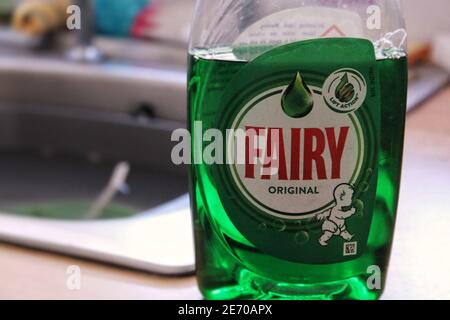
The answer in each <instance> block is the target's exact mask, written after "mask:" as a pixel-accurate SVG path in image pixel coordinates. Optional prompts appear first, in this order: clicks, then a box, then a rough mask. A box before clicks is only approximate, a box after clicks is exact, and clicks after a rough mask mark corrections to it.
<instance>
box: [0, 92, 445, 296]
mask: <svg viewBox="0 0 450 320" xmlns="http://www.w3.org/2000/svg"><path fill="white" fill-rule="evenodd" d="M449 199H450V87H449V88H447V89H446V90H443V91H442V92H441V93H439V94H438V95H436V97H434V98H433V99H431V100H430V101H429V102H427V103H426V104H425V105H423V106H421V107H419V108H418V109H416V110H414V111H413V112H411V113H410V114H409V115H408V120H407V138H406V149H405V161H404V171H403V185H402V191H401V200H400V207H399V213H398V221H397V227H396V235H395V240H394V248H393V254H392V259H391V267H390V272H389V277H388V284H387V289H386V292H385V294H384V297H383V298H384V299H435V298H436V299H437V298H439V299H450V273H449V272H448V270H450V252H449V250H448V248H449V246H450V216H449V212H450V201H449ZM72 265H76V266H79V267H80V269H81V288H80V289H79V290H69V289H68V287H67V281H68V277H69V275H68V274H67V268H68V267H69V266H72ZM0 271H1V272H0V299H197V298H201V295H200V293H199V292H198V290H197V289H196V284H195V279H194V277H180V278H165V277H159V276H156V275H151V274H146V273H142V272H136V271H133V270H124V269H122V268H118V267H114V266H108V265H104V264H100V263H95V262H91V261H86V260H80V259H77V258H71V257H66V256H62V255H57V254H52V253H47V252H42V251H37V250H32V249H26V248H21V247H16V246H13V245H9V244H0Z"/></svg>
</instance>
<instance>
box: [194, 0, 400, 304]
mask: <svg viewBox="0 0 450 320" xmlns="http://www.w3.org/2000/svg"><path fill="white" fill-rule="evenodd" d="M405 42H406V31H405V29H404V22H403V19H402V13H401V6H400V4H399V1H396V0H371V1H368V0H360V1H353V0H342V1H326V0H325V1H319V0H310V1H307V0H306V1H301V2H300V1H289V0H286V1H285V0H278V1H256V0H255V1H254V0H248V1H244V0H227V1H208V0H203V1H202V0H201V1H198V3H197V14H196V18H195V21H194V25H193V30H192V36H191V44H190V51H189V52H190V57H189V61H190V70H189V84H188V86H189V87H188V91H189V128H190V130H191V133H192V155H193V156H192V157H193V159H192V160H193V164H192V165H191V170H190V172H191V174H190V178H191V179H190V188H191V189H190V192H191V207H192V213H193V221H194V230H195V236H196V258H197V277H198V284H199V287H200V290H201V292H202V293H203V295H204V297H205V298H207V299H378V298H379V297H380V296H381V294H382V292H383V289H384V286H385V281H386V273H387V267H388V262H389V256H390V251H391V245H392V239H393V232H394V225H395V218H396V210H397V202H398V194H399V183H400V174H401V165H402V151H403V139H404V124H405V112H406V91H407V90H406V89H407V55H406V47H405V46H406V45H405ZM199 123H201V128H202V131H201V132H200V133H199V132H198V130H196V125H198V124H199ZM211 129H212V130H216V132H220V133H222V134H223V137H224V138H223V141H224V142H223V145H224V147H223V152H221V157H222V158H223V161H222V162H221V161H216V162H215V163H210V162H205V161H203V162H202V161H199V160H198V157H196V156H198V155H200V156H201V155H203V154H202V152H203V151H204V150H210V147H211V143H213V142H217V141H213V139H211V137H209V139H205V138H204V137H199V135H203V134H204V133H206V132H208V130H211ZM230 132H231V133H233V132H241V133H242V132H244V133H245V138H244V139H241V141H239V139H237V138H236V137H237V136H234V135H230ZM206 136H208V135H206ZM202 138H203V139H202ZM216 140H217V139H216ZM208 147H209V149H208ZM202 150H203V151H202ZM237 154H241V155H244V156H243V157H241V158H242V159H243V160H244V161H239V160H242V159H240V158H239V157H237ZM194 158H195V159H194ZM219 158H220V157H219ZM238 158H239V159H238ZM216 159H217V154H216ZM229 160H235V161H229ZM236 160H237V161H236Z"/></svg>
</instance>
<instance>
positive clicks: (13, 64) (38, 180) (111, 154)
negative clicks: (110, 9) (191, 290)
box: [0, 39, 194, 274]
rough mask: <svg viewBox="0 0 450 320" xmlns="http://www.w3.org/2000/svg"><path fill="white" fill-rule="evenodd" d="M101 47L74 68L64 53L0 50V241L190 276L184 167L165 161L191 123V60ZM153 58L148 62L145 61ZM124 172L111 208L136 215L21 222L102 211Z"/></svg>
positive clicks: (164, 52)
mask: <svg viewBox="0 0 450 320" xmlns="http://www.w3.org/2000/svg"><path fill="white" fill-rule="evenodd" d="M99 42H100V43H101V46H102V50H103V51H104V52H106V53H107V55H108V56H109V59H107V60H106V61H105V62H103V63H99V64H77V63H73V62H69V61H67V60H66V59H65V58H64V54H63V52H64V51H63V50H60V51H55V52H36V51H34V52H30V51H29V50H19V49H18V50H11V49H8V48H0V176H1V177H2V178H1V180H0V212H1V213H0V239H2V240H5V241H10V242H14V243H19V244H23V245H27V246H33V247H38V248H43V249H48V250H55V251H58V252H62V253H66V254H72V255H78V256H82V257H86V258H91V259H96V260H101V261H105V262H110V263H115V264H120V265H124V266H127V267H133V268H138V269H142V270H146V271H152V272H158V273H163V274H179V273H186V272H190V271H192V270H193V268H194V255H193V241H192V231H191V225H190V218H189V209H188V207H189V206H188V198H187V196H186V193H187V178H186V168H183V167H178V166H175V165H173V164H172V161H171V159H170V153H171V148H172V143H171V141H170V136H171V133H172V131H173V130H174V129H177V128H180V127H184V126H185V120H186V94H185V86H186V76H185V66H184V62H183V61H184V52H183V51H182V50H178V49H173V48H164V47H163V46H156V47H152V48H151V49H149V47H148V46H146V45H144V46H143V48H144V49H143V51H142V50H141V51H139V52H138V51H135V52H128V55H132V56H134V57H135V59H128V58H127V57H126V56H127V55H126V54H122V53H121V50H125V51H126V50H128V51H131V50H136V47H139V46H133V48H134V49H129V48H127V42H126V41H110V40H107V39H103V40H102V39H100V41H99ZM130 48H131V47H130ZM141 49H142V48H141ZM147 49H148V52H149V55H150V57H149V58H148V59H147V58H145V59H144V58H142V59H139V57H142V52H145V50H147ZM113 53H115V54H113ZM181 55H182V56H183V61H182V60H181V59H179V57H181ZM152 56H153V58H152ZM126 61H133V63H130V62H126ZM119 162H126V163H127V164H128V165H129V167H130V173H129V176H128V178H127V179H126V181H124V183H123V186H122V187H123V188H122V189H121V190H118V191H117V194H116V195H115V197H114V198H113V200H112V202H113V204H115V205H118V206H122V207H126V208H131V210H132V211H133V214H131V215H130V216H127V217H120V218H115V219H100V220H89V219H84V218H81V219H79V220H77V219H73V217H72V218H71V217H69V219H67V217H65V216H64V212H61V217H58V216H52V217H51V218H50V217H48V216H46V215H45V214H44V215H43V216H40V211H39V210H34V211H32V212H37V213H36V214H34V216H33V214H32V216H29V215H23V214H22V215H20V214H18V213H19V211H20V210H21V209H20V208H24V207H28V208H30V207H31V208H34V207H39V206H40V205H46V204H49V203H53V204H54V203H55V202H60V203H61V202H62V203H64V201H66V202H67V203H72V202H74V201H75V202H77V201H78V202H81V201H83V202H86V203H95V201H96V199H97V198H98V197H99V196H101V194H102V191H103V189H104V188H105V186H107V185H108V181H109V180H110V178H111V175H112V172H113V171H114V167H115V166H116V164H117V163H119ZM44 207H45V206H44ZM63 207H64V206H63ZM61 210H64V209H61Z"/></svg>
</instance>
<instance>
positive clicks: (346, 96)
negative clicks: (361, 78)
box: [335, 73, 355, 103]
mask: <svg viewBox="0 0 450 320" xmlns="http://www.w3.org/2000/svg"><path fill="white" fill-rule="evenodd" d="M335 94H336V98H338V99H339V101H341V102H343V103H347V102H350V101H351V100H352V99H353V97H354V96H355V87H354V86H353V85H352V84H351V83H350V82H349V81H348V74H347V73H346V74H344V76H343V77H342V78H341V82H340V83H339V85H338V86H337V87H336V92H335Z"/></svg>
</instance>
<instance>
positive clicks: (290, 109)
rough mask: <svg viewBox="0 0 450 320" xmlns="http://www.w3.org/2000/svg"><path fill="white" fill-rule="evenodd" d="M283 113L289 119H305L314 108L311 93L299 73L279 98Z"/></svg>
mask: <svg viewBox="0 0 450 320" xmlns="http://www.w3.org/2000/svg"><path fill="white" fill-rule="evenodd" d="M281 106H282V107H283V111H284V112H285V113H286V114H287V115H288V116H289V117H291V118H303V117H306V116H307V115H308V114H309V113H310V112H311V111H312V109H313V107H314V100H313V96H312V93H311V91H310V90H309V88H308V86H307V85H306V83H305V82H304V81H303V79H302V76H301V75H300V73H299V72H297V74H296V75H295V78H294V80H292V82H291V83H290V84H289V86H288V87H287V89H286V91H285V92H284V93H283V97H282V98H281Z"/></svg>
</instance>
